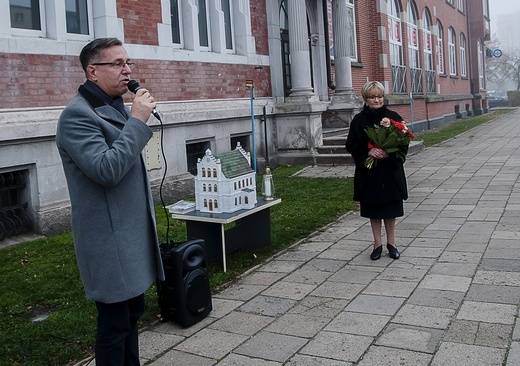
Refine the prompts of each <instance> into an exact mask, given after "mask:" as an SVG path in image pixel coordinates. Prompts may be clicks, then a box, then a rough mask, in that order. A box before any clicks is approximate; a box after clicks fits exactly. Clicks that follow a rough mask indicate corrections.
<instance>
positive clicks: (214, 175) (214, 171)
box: [213, 168, 217, 178]
mask: <svg viewBox="0 0 520 366" xmlns="http://www.w3.org/2000/svg"><path fill="white" fill-rule="evenodd" d="M213 178H217V168H213Z"/></svg>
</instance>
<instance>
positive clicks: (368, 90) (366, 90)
mask: <svg viewBox="0 0 520 366" xmlns="http://www.w3.org/2000/svg"><path fill="white" fill-rule="evenodd" d="M373 90H377V91H378V92H380V93H381V95H383V96H384V95H385V87H384V86H383V84H381V83H380V82H379V81H369V82H368V83H366V84H365V85H363V88H362V89H361V96H362V97H363V100H365V101H366V99H367V97H369V96H370V95H371V94H372V91H373Z"/></svg>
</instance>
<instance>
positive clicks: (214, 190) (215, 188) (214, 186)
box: [213, 184, 218, 192]
mask: <svg viewBox="0 0 520 366" xmlns="http://www.w3.org/2000/svg"><path fill="white" fill-rule="evenodd" d="M217 187H218V185H217V184H215V185H213V192H216V191H217Z"/></svg>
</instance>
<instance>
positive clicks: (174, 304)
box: [157, 239, 213, 327]
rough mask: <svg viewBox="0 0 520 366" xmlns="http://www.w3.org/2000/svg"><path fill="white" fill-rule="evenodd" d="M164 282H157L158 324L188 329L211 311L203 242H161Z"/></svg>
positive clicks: (198, 240)
mask: <svg viewBox="0 0 520 366" xmlns="http://www.w3.org/2000/svg"><path fill="white" fill-rule="evenodd" d="M160 248H161V257H162V261H163V266H164V275H165V280H164V281H157V296H158V300H159V308H160V309H161V318H160V320H161V322H167V321H174V322H175V323H177V324H179V325H181V326H183V327H188V326H190V325H193V324H195V323H197V322H198V321H200V320H202V319H204V318H205V317H206V316H207V315H208V314H209V313H210V311H211V310H212V309H213V306H212V303H211V287H210V284H209V276H208V268H207V259H206V252H205V249H204V240H202V239H194V240H188V241H186V242H183V243H180V244H175V245H171V244H170V245H168V244H167V243H162V244H161V245H160Z"/></svg>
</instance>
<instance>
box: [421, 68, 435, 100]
mask: <svg viewBox="0 0 520 366" xmlns="http://www.w3.org/2000/svg"><path fill="white" fill-rule="evenodd" d="M424 74H425V76H426V93H428V94H434V93H437V86H436V85H435V76H436V74H437V73H436V72H435V70H425V71H424Z"/></svg>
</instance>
